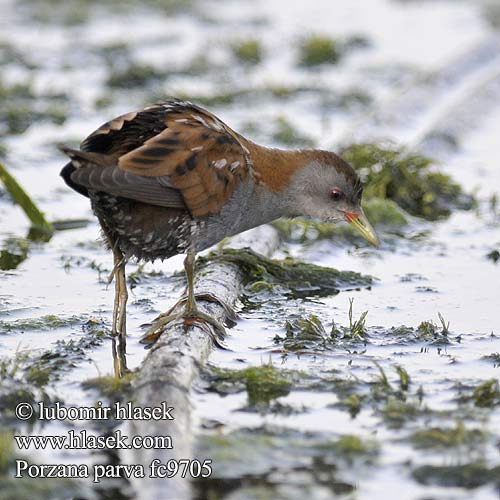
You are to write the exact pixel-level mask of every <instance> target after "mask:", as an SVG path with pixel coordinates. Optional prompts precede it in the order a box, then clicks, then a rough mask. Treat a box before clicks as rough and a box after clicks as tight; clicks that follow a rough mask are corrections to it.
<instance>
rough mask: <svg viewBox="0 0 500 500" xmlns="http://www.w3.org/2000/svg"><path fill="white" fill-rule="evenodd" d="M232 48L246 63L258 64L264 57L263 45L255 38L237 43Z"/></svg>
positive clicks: (235, 54) (239, 58) (237, 56)
mask: <svg viewBox="0 0 500 500" xmlns="http://www.w3.org/2000/svg"><path fill="white" fill-rule="evenodd" d="M231 49H232V52H233V55H234V57H236V59H238V60H239V61H240V62H242V63H244V64H258V63H259V62H260V61H261V59H262V47H261V45H260V42H259V41H258V40H255V39H249V40H243V41H240V42H238V43H235V44H234V45H233V46H232V47H231Z"/></svg>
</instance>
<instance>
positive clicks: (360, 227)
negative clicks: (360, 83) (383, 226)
mask: <svg viewBox="0 0 500 500" xmlns="http://www.w3.org/2000/svg"><path fill="white" fill-rule="evenodd" d="M345 219H346V221H347V222H349V224H351V226H353V227H354V228H355V229H356V230H357V231H358V232H359V233H360V234H361V235H362V236H363V238H365V239H366V240H367V241H368V242H369V243H371V244H372V245H373V246H374V247H375V248H379V247H380V241H379V239H378V237H377V234H376V233H375V229H373V226H372V225H371V224H370V221H369V220H368V219H367V217H366V215H365V213H364V212H363V210H361V211H360V212H358V213H353V212H345Z"/></svg>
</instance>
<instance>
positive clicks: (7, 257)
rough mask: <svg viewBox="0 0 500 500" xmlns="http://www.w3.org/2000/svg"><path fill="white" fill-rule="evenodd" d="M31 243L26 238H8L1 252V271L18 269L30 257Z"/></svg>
mask: <svg viewBox="0 0 500 500" xmlns="http://www.w3.org/2000/svg"><path fill="white" fill-rule="evenodd" d="M28 251H29V243H28V241H26V240H25V239H24V238H7V239H6V240H5V242H4V244H3V249H2V250H0V270H2V271H8V270H9V269H16V268H17V267H18V266H19V264H21V262H24V261H25V260H26V258H27V257H28Z"/></svg>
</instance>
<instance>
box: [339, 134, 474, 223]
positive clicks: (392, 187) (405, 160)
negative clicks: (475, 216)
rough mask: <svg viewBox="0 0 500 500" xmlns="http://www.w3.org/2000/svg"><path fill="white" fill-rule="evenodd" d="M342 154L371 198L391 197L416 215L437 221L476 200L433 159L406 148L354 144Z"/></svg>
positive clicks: (468, 207) (365, 193) (465, 207)
mask: <svg viewBox="0 0 500 500" xmlns="http://www.w3.org/2000/svg"><path fill="white" fill-rule="evenodd" d="M341 154H342V157H343V158H345V160H346V161H348V162H349V163H351V164H352V166H353V167H354V168H355V169H356V170H357V171H358V172H359V174H360V175H361V177H362V180H363V182H364V184H365V188H364V195H365V196H366V197H367V198H372V197H375V198H384V199H385V198H389V199H391V200H393V201H395V202H396V203H397V204H398V205H399V206H400V207H401V208H403V209H404V210H406V211H407V212H408V213H410V214H412V215H416V216H419V217H423V218H425V219H428V220H435V219H439V218H441V217H446V216H448V215H449V214H450V213H451V209H452V208H462V209H470V208H472V206H473V204H474V199H473V197H472V196H470V195H466V194H464V193H463V191H462V189H461V187H460V185H459V184H457V183H455V182H454V181H453V180H452V179H451V178H450V177H449V176H448V175H445V174H442V173H440V172H437V171H436V170H435V168H434V165H435V163H434V161H433V160H432V159H431V158H428V157H426V156H423V155H420V154H418V153H414V152H410V151H406V150H405V149H403V148H397V147H391V146H383V145H379V144H372V143H358V144H352V145H350V146H348V147H346V148H344V149H343V150H342V151H341Z"/></svg>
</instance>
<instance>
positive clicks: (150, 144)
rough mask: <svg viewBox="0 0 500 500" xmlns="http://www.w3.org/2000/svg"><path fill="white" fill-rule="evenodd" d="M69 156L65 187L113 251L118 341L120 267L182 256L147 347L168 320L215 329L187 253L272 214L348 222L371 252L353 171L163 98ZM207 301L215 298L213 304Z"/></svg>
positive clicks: (109, 125)
mask: <svg viewBox="0 0 500 500" xmlns="http://www.w3.org/2000/svg"><path fill="white" fill-rule="evenodd" d="M59 149H60V150H61V151H62V152H63V153H64V154H65V155H67V156H68V157H69V162H68V163H67V164H66V165H65V166H64V167H63V169H62V170H61V174H60V175H61V176H62V177H63V179H64V181H65V182H66V184H67V185H68V186H69V187H71V188H72V189H74V190H75V191H77V192H78V193H80V194H82V195H84V196H86V197H88V198H89V199H90V203H91V207H92V210H93V212H94V213H95V215H96V216H97V219H98V221H99V223H100V226H101V228H102V233H103V235H104V239H105V240H106V242H107V245H108V247H109V248H110V249H111V251H112V252H113V259H114V266H113V272H112V276H111V278H113V277H114V279H115V298H114V307H113V322H112V334H113V336H119V337H120V338H123V339H124V338H125V336H126V304H127V300H128V293H127V284H126V274H125V266H126V263H127V262H128V261H129V260H130V259H132V258H136V259H138V260H139V261H154V260H156V259H162V260H163V259H167V258H169V257H171V256H174V255H177V254H185V255H186V256H185V259H184V268H185V274H186V278H187V297H186V298H185V299H184V302H185V305H184V308H183V311H182V313H180V314H177V315H169V314H166V315H162V316H160V318H159V319H158V320H157V322H156V323H154V324H153V326H152V327H151V329H150V330H149V331H148V332H147V334H146V335H144V337H143V339H142V340H143V341H144V342H145V343H148V342H153V341H154V340H155V339H156V338H157V336H158V332H159V331H160V330H161V327H162V326H164V325H165V324H167V323H168V322H170V321H173V320H179V319H183V320H184V321H192V322H199V323H201V324H202V326H203V325H205V326H207V323H208V324H211V325H213V327H214V328H215V329H216V330H217V331H221V329H222V331H223V326H222V325H220V324H219V322H217V321H216V320H215V319H213V318H211V317H210V316H209V315H206V314H204V313H203V312H202V311H200V310H199V309H198V307H197V304H196V297H195V293H194V287H193V279H194V264H195V258H196V253H197V252H199V251H201V250H204V249H206V248H209V247H211V246H212V245H214V244H216V243H217V242H219V241H220V240H222V239H224V238H226V237H228V236H232V235H235V234H237V233H240V232H243V231H245V230H248V229H251V228H253V227H256V226H259V225H261V224H265V223H269V222H271V221H273V220H275V219H278V218H281V217H297V216H307V217H312V218H315V219H320V220H322V221H326V222H332V223H337V222H340V221H347V222H348V223H350V224H351V225H352V226H353V227H354V228H356V229H357V230H358V231H359V233H360V234H361V235H362V236H363V237H364V238H365V239H366V240H367V241H368V242H370V243H371V244H373V245H374V246H378V245H379V241H378V239H377V236H376V234H375V231H374V229H373V227H372V226H371V224H370V223H369V221H368V219H367V218H366V216H365V214H364V212H363V209H362V208H361V200H362V193H363V184H362V182H361V180H360V177H359V175H358V174H357V173H356V171H355V170H354V168H353V167H352V166H351V165H349V164H348V163H347V162H346V161H344V160H343V159H342V158H341V157H340V156H339V155H337V154H335V153H333V152H330V151H324V150H316V149H299V150H282V149H276V148H269V147H265V146H261V145H258V144H256V143H254V142H252V141H251V140H249V139H247V138H245V137H244V136H243V135H241V134H239V133H237V132H236V131H234V130H233V129H232V128H230V127H229V126H228V125H226V124H225V123H224V122H223V121H222V120H221V119H219V118H218V117H217V116H215V115H214V114H212V113H211V112H209V111H208V110H206V109H204V108H202V107H201V106H199V105H196V104H193V103H191V102H187V101H183V100H179V99H169V100H165V101H164V102H159V103H157V104H154V105H151V106H148V107H145V108H143V109H141V110H139V111H133V112H129V113H126V114H123V115H121V116H118V117H116V118H114V119H112V120H110V121H108V122H106V123H104V124H103V125H101V126H100V127H99V128H97V129H96V130H95V131H94V132H92V133H91V134H90V135H89V136H88V137H87V138H86V139H84V140H83V141H82V142H81V144H80V148H79V149H76V148H71V147H68V146H65V145H60V146H59ZM214 300H216V299H214Z"/></svg>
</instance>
